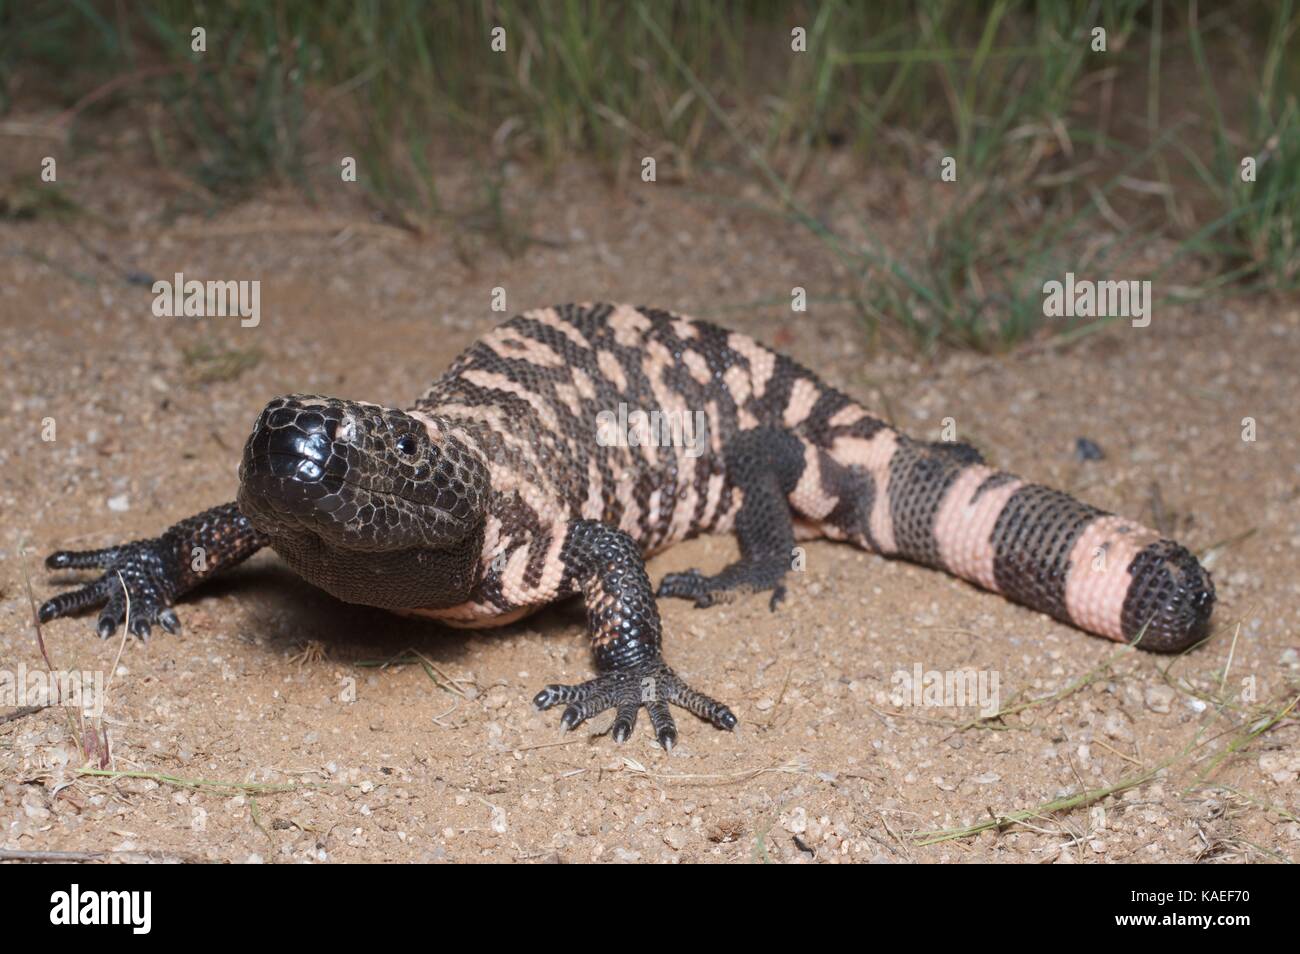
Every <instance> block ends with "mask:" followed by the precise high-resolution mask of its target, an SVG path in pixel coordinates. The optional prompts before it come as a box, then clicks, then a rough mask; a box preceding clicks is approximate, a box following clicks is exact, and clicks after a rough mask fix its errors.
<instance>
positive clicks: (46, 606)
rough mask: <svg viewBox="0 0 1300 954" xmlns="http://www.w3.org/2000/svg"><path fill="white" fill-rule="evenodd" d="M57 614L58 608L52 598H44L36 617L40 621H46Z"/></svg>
mask: <svg viewBox="0 0 1300 954" xmlns="http://www.w3.org/2000/svg"><path fill="white" fill-rule="evenodd" d="M58 615H59V608H58V606H56V605H55V603H54V600H46V601H45V602H44V603H42V604H41V608H40V609H39V610H38V611H37V613H36V618H37V619H39V620H40V621H41V622H42V623H48V622H49V621H50V620H52V619H54V617H56V616H58Z"/></svg>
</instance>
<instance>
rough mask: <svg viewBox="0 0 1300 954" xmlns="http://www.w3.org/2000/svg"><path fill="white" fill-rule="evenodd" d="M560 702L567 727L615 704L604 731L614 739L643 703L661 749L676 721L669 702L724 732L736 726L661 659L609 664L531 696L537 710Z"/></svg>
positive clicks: (623, 736)
mask: <svg viewBox="0 0 1300 954" xmlns="http://www.w3.org/2000/svg"><path fill="white" fill-rule="evenodd" d="M562 703H564V704H566V708H565V710H564V713H563V715H561V716H560V724H561V725H563V726H564V728H565V729H568V730H572V729H575V728H577V727H578V726H579V725H581V724H582V723H583V722H585V721H587V720H588V719H590V718H591V717H592V716H595V715H599V714H600V713H602V712H604V711H605V710H607V709H615V710H616V714H615V716H614V722H613V724H612V725H611V726H610V727H609V729H608V730H607V731H608V732H609V733H610V735H612V736H613V737H614V741H616V742H624V741H626V740H627V739H628V738H629V737H630V736H631V735H632V729H633V728H634V727H635V726H636V719H637V714H638V712H639V711H640V710H641V709H642V708H644V709H645V710H646V713H647V714H648V715H649V717H650V724H651V727H652V728H653V729H654V733H655V739H656V740H657V741H658V742H659V744H660V745H661V746H662V747H663V748H664V749H665V750H670V749H672V747H673V745H675V744H676V742H677V725H676V723H675V722H674V721H673V717H672V713H671V711H670V710H669V704H672V705H676V706H681V707H682V708H683V709H687V710H689V711H690V712H693V713H695V715H697V716H699V717H700V718H701V719H704V720H705V721H707V722H710V723H712V724H713V725H714V726H715V727H716V728H719V729H726V730H728V731H729V730H731V729H733V728H735V726H736V716H735V715H734V714H733V713H732V711H731V710H730V709H729V708H727V707H726V706H725V705H723V704H722V703H721V702H718V701H717V700H716V699H712V698H710V697H709V696H706V695H704V694H703V693H702V692H696V691H695V690H694V689H692V688H691V687H690V686H689V685H687V684H686V682H685V681H683V680H682V679H681V677H679V676H678V675H677V674H676V673H675V672H673V671H672V670H671V669H669V668H668V666H667V665H665V664H664V662H663V661H662V660H661V659H651V660H646V661H643V662H640V663H634V664H632V665H631V666H628V667H627V668H622V669H613V670H610V671H609V672H605V673H602V674H600V675H599V676H596V677H595V678H594V679H589V680H587V681H586V682H583V683H579V684H577V685H572V686H566V685H549V686H547V687H546V688H545V689H543V690H542V691H541V692H539V693H538V694H537V695H536V696H534V697H533V705H535V706H536V707H537V708H538V709H540V710H546V709H550V708H552V707H554V706H557V705H560V704H562Z"/></svg>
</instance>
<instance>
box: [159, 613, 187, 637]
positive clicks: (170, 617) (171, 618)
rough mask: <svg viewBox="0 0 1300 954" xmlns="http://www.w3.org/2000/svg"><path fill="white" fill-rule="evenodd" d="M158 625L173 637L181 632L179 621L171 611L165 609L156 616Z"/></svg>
mask: <svg viewBox="0 0 1300 954" xmlns="http://www.w3.org/2000/svg"><path fill="white" fill-rule="evenodd" d="M158 623H159V625H161V626H162V628H163V629H165V630H167V632H169V633H171V634H172V635H173V636H174V635H176V634H177V633H179V632H180V631H181V620H180V617H179V616H177V615H176V611H175V610H173V609H165V610H163V611H162V612H161V613H159V614H158Z"/></svg>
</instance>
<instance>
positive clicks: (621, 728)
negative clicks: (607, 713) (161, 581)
mask: <svg viewBox="0 0 1300 954" xmlns="http://www.w3.org/2000/svg"><path fill="white" fill-rule="evenodd" d="M631 734H632V727H631V726H630V725H628V724H627V723H626V722H624V721H623V720H622V719H620V720H618V721H617V722H615V723H614V726H613V728H612V729H610V735H612V736H613V737H614V741H615V742H626V741H627V740H628V736H630V735H631Z"/></svg>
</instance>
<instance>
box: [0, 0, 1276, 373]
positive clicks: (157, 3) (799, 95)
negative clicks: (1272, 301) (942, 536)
mask: <svg viewBox="0 0 1300 954" xmlns="http://www.w3.org/2000/svg"><path fill="white" fill-rule="evenodd" d="M1203 6H1204V7H1205V9H1203V10H1201V9H1199V8H1197V7H1196V6H1195V5H1192V6H1183V5H1179V4H1173V3H1155V4H1150V3H1141V2H1138V0H1066V2H1046V0H1041V2H1025V0H1016V2H1013V0H985V2H980V3H968V2H961V0H928V2H924V3H920V4H912V3H901V2H894V0H883V2H879V3H871V4H861V3H856V2H851V0H824V2H808V3H793V4H787V3H778V2H775V0H747V2H740V0H737V2H731V3H727V2H722V0H693V2H686V0H677V2H648V0H635V2H629V3H610V2H599V0H537V2H524V0H495V2H488V0H473V2H469V0H467V2H457V3H447V4H441V3H424V2H419V0H355V2H354V0H319V2H314V3H297V2H290V0H245V2H242V3H239V4H224V3H197V4H192V3H188V2H181V0H152V2H147V3H144V2H142V3H138V4H131V5H119V4H115V3H108V2H96V0H58V2H56V0H27V2H17V0H0V111H3V110H4V109H5V108H6V107H7V106H8V104H9V103H10V102H11V97H12V96H13V95H14V94H15V91H16V90H17V89H19V88H21V87H22V86H23V83H22V82H19V81H20V80H22V81H24V82H27V81H32V80H33V77H36V78H40V79H41V80H43V81H44V83H45V84H46V86H51V85H52V86H53V88H54V89H55V91H56V95H57V97H58V98H59V100H60V101H59V102H58V103H57V104H56V106H57V108H59V109H62V110H64V118H65V119H66V120H67V121H70V122H71V123H72V125H73V131H74V132H75V131H76V128H77V124H78V123H80V122H82V121H83V120H89V119H91V118H92V117H95V116H99V115H103V114H105V113H107V112H109V111H111V110H114V109H123V108H127V109H131V110H132V111H133V112H132V114H131V117H130V121H132V122H138V121H140V120H139V119H138V118H137V117H138V116H144V117H148V118H147V119H145V120H144V121H145V123H146V125H147V133H148V142H149V143H150V144H151V145H152V147H153V152H154V156H155V158H156V160H157V161H158V162H159V163H160V164H161V165H164V166H166V167H168V168H171V169H175V170H177V171H179V172H180V173H182V174H183V175H186V176H188V177H190V178H191V179H192V180H193V181H194V182H196V183H197V184H199V185H200V186H202V188H203V189H204V190H207V193H208V194H211V195H213V196H214V197H216V200H217V201H228V200H229V199H230V198H231V197H234V198H238V197H239V196H240V195H242V194H245V193H247V192H248V191H250V190H252V189H255V188H257V187H259V186H260V185H261V184H262V183H263V182H265V181H268V180H270V181H278V182H281V183H289V184H293V185H295V186H297V187H298V188H300V189H302V190H303V191H304V192H305V193H306V194H307V196H308V197H309V198H310V197H311V196H312V195H313V194H314V189H313V185H314V184H315V185H317V186H319V184H320V183H321V182H323V181H327V180H326V178H325V177H328V176H331V175H335V176H336V175H337V168H338V165H337V164H338V161H339V157H340V156H341V155H353V156H355V157H356V158H357V160H358V167H359V178H360V180H361V183H362V184H363V186H364V188H365V190H366V195H367V196H368V197H369V199H370V201H371V203H372V204H373V205H374V206H375V207H376V208H377V209H378V210H380V211H381V212H382V213H384V214H386V216H387V217H388V218H389V219H390V220H391V221H394V222H396V223H398V224H400V225H402V226H403V227H406V228H411V229H413V230H416V231H421V230H423V229H425V227H426V225H427V224H429V223H432V222H435V221H437V220H438V219H439V218H441V217H445V216H447V215H450V214H457V215H464V214H466V213H465V212H464V210H459V209H458V210H454V211H453V210H451V209H449V208H448V203H447V202H446V201H445V200H444V195H443V192H444V190H443V189H442V188H440V183H439V171H438V170H439V168H440V163H441V162H442V161H444V160H445V159H446V158H447V157H448V156H457V157H470V158H472V159H475V160H479V161H480V164H481V166H482V168H483V170H484V171H483V173H482V176H483V179H482V186H481V190H480V193H481V197H482V201H481V202H480V203H479V204H478V206H477V207H476V209H475V210H472V211H471V212H470V213H469V214H470V215H471V216H472V217H473V219H474V221H475V224H474V228H476V229H478V230H480V231H484V232H488V233H490V234H492V235H494V236H496V237H497V238H498V239H499V240H500V242H501V244H502V245H503V246H504V247H505V248H506V250H507V252H509V253H510V254H512V255H513V254H525V253H526V252H527V250H528V248H529V246H530V245H531V244H532V241H531V239H530V238H529V236H528V235H527V233H526V231H525V230H523V228H522V227H521V226H519V225H517V224H515V223H513V222H511V221H510V213H509V212H508V211H507V209H508V208H509V207H510V206H509V203H508V202H507V201H506V198H505V196H504V194H503V189H504V188H505V186H504V184H503V180H502V177H501V174H500V169H501V164H502V162H504V161H506V160H507V159H518V160H526V161H531V162H534V163H536V164H539V165H541V166H542V167H552V168H553V167H555V166H557V165H559V164H561V163H566V162H569V161H572V159H573V158H574V157H580V159H581V160H582V161H584V162H588V163H590V164H591V166H592V168H593V169H595V170H599V171H600V172H602V173H603V174H604V175H605V176H606V177H607V178H608V179H609V180H611V181H613V182H616V183H619V182H621V183H632V182H634V181H635V177H636V175H637V174H638V172H639V165H640V159H641V157H642V156H645V155H653V156H654V157H655V158H656V160H657V164H658V177H659V180H660V181H661V182H666V183H676V182H680V181H684V180H689V179H690V178H691V177H693V176H696V175H697V174H698V173H699V170H700V169H701V168H704V167H706V165H707V166H709V167H711V168H730V169H736V168H739V169H741V170H743V171H744V173H745V174H746V175H751V176H754V177H757V179H758V181H760V182H762V183H763V184H764V186H765V187H766V188H767V189H768V192H769V196H768V202H769V206H768V207H769V210H770V211H772V212H774V213H775V214H777V215H780V216H783V217H785V218H786V219H788V220H789V221H790V222H791V223H792V225H794V226H796V227H800V228H805V229H807V230H808V231H809V232H810V233H811V234H812V235H813V236H814V237H815V238H816V239H817V241H819V242H821V243H823V245H824V246H825V248H826V250H827V252H828V254H831V255H834V256H835V257H837V258H838V259H839V260H840V261H841V262H842V263H843V264H845V265H847V266H848V272H849V274H850V276H851V278H850V279H849V280H848V285H849V286H850V287H847V288H844V289H837V290H835V295H836V296H837V297H848V298H850V299H851V300H852V301H853V302H854V303H855V304H856V306H857V309H858V311H859V313H860V314H861V315H862V317H863V319H864V321H865V323H866V325H867V327H868V328H869V330H870V331H871V332H872V333H873V334H879V335H884V336H886V337H888V338H889V339H890V340H899V341H905V342H910V343H911V344H913V345H915V346H918V347H920V348H923V349H929V348H933V347H937V346H959V347H975V348H982V349H997V348H1004V347H1008V346H1011V345H1014V344H1016V343H1017V342H1020V341H1023V340H1025V339H1026V338H1027V337H1029V336H1032V335H1034V334H1036V333H1038V332H1039V331H1040V329H1041V328H1042V326H1043V323H1044V320H1043V316H1042V284H1043V282H1044V281H1046V280H1048V279H1053V278H1060V277H1061V275H1062V274H1063V272H1064V271H1066V270H1069V269H1071V268H1072V267H1073V266H1074V265H1076V264H1078V263H1079V262H1080V261H1081V250H1082V249H1085V248H1086V249H1087V250H1088V255H1089V258H1088V259H1087V262H1088V264H1089V266H1090V268H1091V270H1092V273H1093V274H1094V275H1096V276H1098V277H1119V278H1125V279H1142V278H1148V277H1149V278H1153V279H1156V278H1163V277H1164V276H1166V275H1168V274H1170V269H1172V267H1173V266H1174V265H1175V264H1177V263H1179V262H1183V261H1184V260H1187V259H1189V258H1190V259H1194V260H1196V261H1197V262H1198V263H1203V264H1204V265H1206V266H1207V267H1208V270H1209V271H1210V272H1212V273H1213V275H1214V277H1213V278H1212V279H1210V280H1207V281H1205V282H1203V283H1202V284H1201V285H1200V286H1198V287H1196V288H1193V289H1190V291H1189V290H1187V289H1183V290H1182V291H1181V293H1184V294H1186V293H1191V294H1196V295H1208V294H1212V293H1217V292H1218V291H1220V290H1222V289H1223V288H1225V287H1228V286H1232V287H1236V288H1239V289H1244V290H1276V289H1294V288H1295V286H1296V284H1297V281H1298V280H1300V274H1298V272H1300V265H1298V264H1297V262H1300V257H1298V256H1297V255H1296V252H1297V231H1296V230H1297V214H1298V213H1300V107H1298V106H1297V99H1296V93H1295V90H1296V89H1297V88H1300V83H1297V80H1300V75H1297V73H1298V72H1300V67H1298V66H1297V61H1298V60H1300V57H1297V55H1296V49H1297V45H1298V43H1300V39H1298V38H1297V30H1298V29H1300V27H1298V24H1300V17H1298V16H1297V13H1296V11H1295V8H1294V2H1293V0H1279V2H1278V3H1276V4H1271V5H1255V4H1250V3H1245V2H1236V3H1229V4H1215V5H1203ZM1097 24H1101V25H1104V26H1105V28H1106V30H1107V52H1106V53H1104V54H1103V53H1097V52H1094V51H1093V50H1092V49H1091V48H1090V30H1091V28H1092V26H1094V25H1097ZM195 25H199V26H202V27H204V28H205V29H206V31H207V51H206V52H205V53H202V54H199V53H195V52H194V51H193V50H192V49H191V32H190V31H191V29H192V28H193V27H194V26H195ZM494 27H502V28H504V30H505V39H506V49H505V51H503V52H495V51H493V50H492V48H491V46H490V41H491V31H492V30H493V28H494ZM796 27H800V28H802V29H804V30H805V31H806V40H807V51H806V52H802V53H795V52H792V50H791V31H792V29H794V28H796ZM1180 66H1182V67H1185V69H1186V75H1190V76H1192V77H1194V79H1193V80H1192V81H1186V80H1185V78H1180V79H1178V80H1173V79H1171V78H1169V77H1170V76H1172V75H1173V74H1172V73H1171V72H1170V71H1171V70H1177V69H1179V68H1180ZM42 88H45V87H42ZM1129 91H1136V95H1134V96H1125V94H1126V93H1128V92H1129ZM1174 93H1176V94H1177V95H1176V96H1175V95H1172V94H1174ZM1121 99H1122V100H1123V103H1122V105H1121V104H1120V102H1119V101H1120V100H1121ZM1179 101H1181V102H1180V105H1181V106H1182V108H1181V109H1180V110H1179V111H1178V114H1177V115H1174V114H1173V107H1172V105H1171V104H1172V103H1175V102H1179ZM1162 104H1163V105H1164V112H1163V113H1162ZM142 106H149V107H150V108H149V109H148V110H145V109H141V107H142ZM835 149H838V150H850V151H851V152H852V154H853V158H854V160H855V161H856V162H857V164H858V166H859V167H860V168H864V169H866V168H884V169H886V170H890V171H891V174H896V175H897V176H898V177H899V180H900V181H909V182H913V183H915V182H921V183H922V184H923V185H924V186H925V187H924V188H922V189H920V190H919V195H920V200H919V202H920V204H919V206H915V207H913V208H912V209H911V210H910V212H909V215H910V216H911V217H912V218H914V219H915V222H916V224H917V225H918V226H919V234H920V239H919V240H918V241H917V242H916V243H915V244H914V247H911V248H908V249H906V250H905V251H895V252H890V251H887V250H886V249H885V248H884V245H883V243H882V242H881V241H877V239H876V235H877V232H878V230H877V229H876V228H874V227H873V223H872V222H865V223H863V226H864V227H863V229H861V230H860V231H861V233H862V234H865V235H866V238H865V239H863V238H861V237H859V238H856V239H853V240H850V239H849V238H848V237H846V236H843V235H838V234H835V233H834V232H833V231H832V230H831V229H830V228H829V226H827V225H826V224H825V223H823V222H820V221H818V220H817V219H816V217H815V216H813V215H812V214H810V212H809V211H808V209H807V208H805V207H804V206H803V205H801V204H800V201H799V199H798V196H799V195H800V194H801V186H802V185H804V184H805V183H806V182H807V181H809V180H815V177H816V175H817V172H818V167H819V166H820V165H821V164H822V163H823V162H824V161H825V158H826V156H827V154H828V151H829V150H835ZM945 156H947V157H951V158H952V159H954V160H955V162H956V167H957V171H958V183H957V184H946V185H940V184H939V183H938V172H939V162H940V159H941V157H945ZM1245 156H1254V157H1256V159H1257V162H1258V175H1257V179H1256V181H1255V182H1253V183H1247V182H1243V181H1241V178H1240V175H1239V167H1240V161H1241V159H1242V158H1243V157H1245ZM1134 182H1138V183H1144V184H1145V187H1146V188H1147V193H1146V194H1144V193H1143V191H1142V190H1141V189H1138V190H1136V191H1135V188H1134V185H1133V183H1134ZM1157 236H1158V237H1163V238H1166V239H1169V240H1171V241H1172V242H1173V243H1174V244H1173V246H1172V247H1173V251H1172V252H1171V253H1170V255H1169V256H1168V257H1167V258H1166V260H1164V261H1162V262H1160V263H1158V264H1157V265H1156V266H1155V267H1153V268H1152V269H1150V270H1149V272H1148V273H1147V274H1132V273H1131V272H1130V269H1131V268H1132V267H1133V266H1132V265H1131V263H1132V262H1133V261H1134V260H1135V256H1134V250H1135V249H1139V248H1143V247H1147V246H1149V245H1150V240H1151V239H1152V238H1153V237H1157ZM1076 270H1077V269H1076ZM1156 294H1157V296H1160V297H1161V298H1162V299H1165V300H1167V299H1168V298H1169V297H1170V295H1171V292H1170V290H1169V288H1167V287H1164V283H1163V282H1161V283H1158V284H1157V286H1156ZM1056 327H1057V328H1065V327H1069V326H1067V325H1064V324H1061V325H1058V326H1056ZM1078 332H1079V329H1078V327H1077V326H1075V327H1071V328H1070V334H1071V335H1074V334H1077V333H1078Z"/></svg>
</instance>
